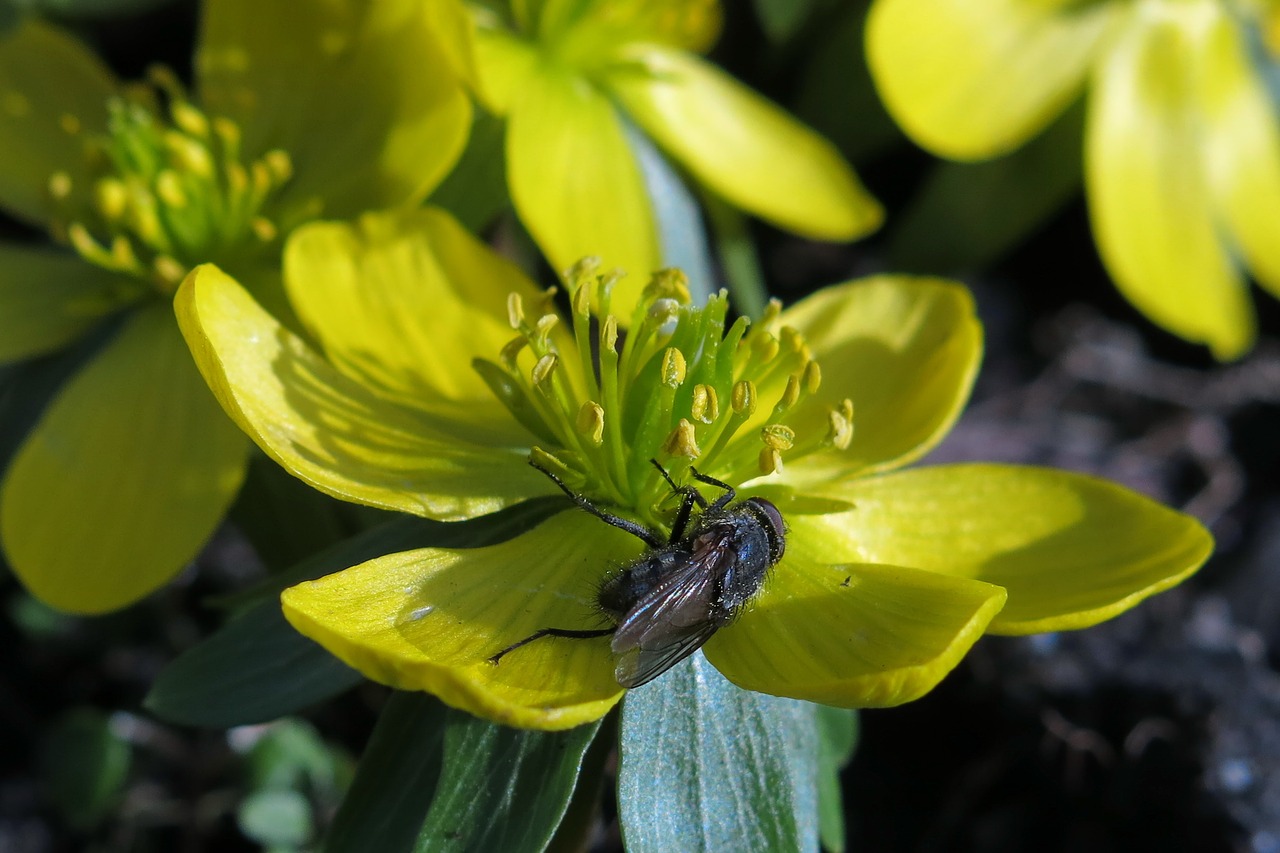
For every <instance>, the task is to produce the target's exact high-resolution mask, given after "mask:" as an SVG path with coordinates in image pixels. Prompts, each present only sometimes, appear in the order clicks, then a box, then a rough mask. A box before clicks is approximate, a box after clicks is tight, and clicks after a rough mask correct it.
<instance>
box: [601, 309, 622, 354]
mask: <svg viewBox="0 0 1280 853" xmlns="http://www.w3.org/2000/svg"><path fill="white" fill-rule="evenodd" d="M600 349H601V351H603V352H617V351H618V318H617V317H615V316H613V315H612V314H610V315H609V316H608V317H605V318H604V322H603V323H601V324H600Z"/></svg>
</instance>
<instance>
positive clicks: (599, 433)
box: [577, 400, 604, 447]
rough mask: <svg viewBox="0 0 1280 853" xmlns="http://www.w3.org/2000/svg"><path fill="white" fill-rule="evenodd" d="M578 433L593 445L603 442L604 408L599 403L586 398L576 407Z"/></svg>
mask: <svg viewBox="0 0 1280 853" xmlns="http://www.w3.org/2000/svg"><path fill="white" fill-rule="evenodd" d="M577 426H578V433H579V434H581V435H584V436H586V437H587V439H588V440H589V441H590V442H591V444H592V445H594V446H595V447H599V446H600V445H601V444H603V443H604V409H603V408H602V407H601V406H600V404H599V403H596V402H594V401H592V400H588V401H586V402H585V403H583V404H582V408H580V409H578V424H577Z"/></svg>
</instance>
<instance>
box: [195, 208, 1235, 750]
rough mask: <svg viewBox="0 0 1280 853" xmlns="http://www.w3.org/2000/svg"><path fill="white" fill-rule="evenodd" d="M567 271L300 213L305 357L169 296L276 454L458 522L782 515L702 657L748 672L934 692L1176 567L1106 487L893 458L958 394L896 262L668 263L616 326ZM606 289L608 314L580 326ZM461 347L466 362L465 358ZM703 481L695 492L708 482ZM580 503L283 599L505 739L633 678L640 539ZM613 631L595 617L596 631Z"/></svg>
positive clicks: (208, 367) (1147, 591)
mask: <svg viewBox="0 0 1280 853" xmlns="http://www.w3.org/2000/svg"><path fill="white" fill-rule="evenodd" d="M614 283H615V282H614V280H613V278H612V277H611V276H605V277H596V276H594V275H590V274H588V271H587V270H586V268H583V267H580V268H579V269H578V270H577V271H576V273H575V275H574V276H573V277H571V280H570V288H571V292H570V304H571V306H572V312H571V316H570V317H568V318H564V317H561V316H560V315H559V314H557V313H556V311H555V310H554V307H553V305H554V303H553V301H552V300H551V299H550V298H548V294H545V293H539V292H538V291H537V290H535V289H534V288H533V286H532V285H531V284H530V283H529V282H528V281H527V280H526V279H525V278H524V277H523V276H522V275H521V274H520V273H519V272H518V271H517V270H516V269H515V268H514V267H512V266H510V265H508V264H507V263H505V262H504V261H502V260H500V259H498V258H496V257H495V256H493V255H492V254H491V253H489V252H488V251H487V250H486V249H485V248H484V247H483V246H482V245H481V244H479V243H477V242H476V241H475V239H474V238H472V237H470V236H469V235H468V234H467V233H466V232H465V231H463V230H462V229H461V227H460V226H459V225H457V224H456V223H455V222H454V221H453V220H452V219H450V218H449V217H448V216H447V215H445V214H443V213H440V212H437V211H434V210H430V209H426V210H419V211H413V212H406V213H398V214H377V215H373V214H370V215H366V216H364V217H362V218H361V219H360V220H359V221H358V222H356V223H355V224H339V223H316V224H312V225H308V226H304V227H303V228H301V229H299V230H298V231H297V232H296V233H295V234H294V235H293V237H292V238H291V239H290V241H289V244H288V246H287V248H286V252H285V286H286V288H287V291H288V294H289V298H290V299H291V300H292V302H293V304H294V307H295V309H296V310H297V313H298V316H299V317H300V318H301V319H302V322H303V323H304V325H305V326H306V329H307V332H308V334H309V337H310V339H311V340H314V341H315V342H316V346H317V347H318V348H313V347H312V345H310V344H309V343H307V342H306V341H304V340H303V339H302V338H300V337H298V336H297V335H295V334H293V333H292V332H290V331H289V330H288V329H286V328H284V327H283V326H281V325H280V323H279V322H277V321H276V320H274V319H273V318H272V316H271V315H270V314H269V313H267V312H266V311H264V310H263V309H262V308H261V307H259V306H258V305H257V304H256V303H255V302H254V300H253V299H252V297H251V296H250V295H249V294H248V292H247V291H246V290H244V288H242V287H241V286H240V285H238V284H237V283H236V282H235V281H234V280H233V279H232V278H230V277H229V276H227V275H226V274H225V273H223V272H222V271H221V270H219V269H218V268H217V267H214V266H211V265H210V266H202V267H199V268H198V269H196V270H195V271H194V272H193V273H192V274H191V275H190V276H189V277H188V278H187V280H186V282H184V283H183V285H182V288H181V289H180V290H179V292H178V296H177V298H176V302H175V304H176V306H177V311H178V316H179V322H180V324H181V326H182V329H183V333H184V334H185V335H186V338H187V341H188V343H189V345H190V346H191V350H192V353H193V354H194V355H195V358H196V361H197V363H198V365H199V367H200V370H201V372H202V373H203V374H204V376H205V378H206V379H207V380H208V382H209V384H210V387H212V388H213V390H214V393H215V394H216V395H217V397H218V399H219V401H220V402H221V403H222V405H223V407H224V408H225V409H226V410H227V412H228V413H229V414H230V415H231V416H232V417H233V418H234V419H235V420H236V422H237V423H238V424H239V425H240V426H241V427H242V428H243V429H244V430H245V431H246V432H247V433H248V434H249V435H250V436H251V437H252V438H253V439H254V441H256V442H257V443H258V444H259V446H261V447H262V449H263V450H265V451H266V452H267V453H268V454H269V455H270V456H271V457H272V458H274V459H275V460H276V461H277V462H279V463H280V464H281V465H283V466H285V467H286V468H287V469H289V470H290V471H291V472H293V474H294V475H295V476H297V477H300V478H301V479H303V480H305V481H306V482H308V483H310V484H311V485H313V486H315V487H316V488H318V489H321V490H323V491H325V492H327V493H329V494H331V495H334V496H337V497H340V498H343V499H345V500H350V501H356V502H359V503H365V504H370V505H372V506H377V507H383V508H386V509H394V510H402V511H405V512H410V513H416V514H419V515H423V516H427V517H430V518H435V519H444V520H455V519H463V518H472V517H475V516H479V515H482V514H485V513H491V512H493V511H495V510H498V509H500V508H502V507H505V506H510V505H512V504H516V503H518V502H521V501H526V500H528V499H530V498H534V497H538V496H543V495H559V494H560V493H559V491H558V490H557V489H556V487H555V486H554V485H553V484H552V483H551V482H550V481H549V480H548V478H547V477H545V476H543V475H542V474H541V473H539V472H538V471H537V470H535V469H534V468H533V467H531V466H530V465H529V464H528V461H529V459H530V458H531V456H532V458H534V459H536V460H537V461H538V463H539V464H540V465H542V466H543V467H545V468H548V469H550V470H554V471H555V472H556V473H557V474H558V475H559V476H560V477H561V478H562V479H563V480H564V481H565V482H566V484H567V485H569V486H570V487H571V488H573V489H574V490H577V491H579V492H581V493H583V494H585V495H586V497H587V498H588V499H590V500H593V501H595V502H597V503H598V504H600V505H601V506H603V507H605V508H607V509H608V510H609V511H611V512H615V513H618V514H621V515H623V516H625V517H626V518H628V519H631V520H634V521H636V522H638V523H640V524H643V525H646V526H648V527H650V528H653V529H656V530H668V529H670V525H671V523H672V517H673V514H674V510H675V502H674V501H673V500H672V493H671V487H670V486H669V485H668V484H667V483H665V482H664V481H663V478H662V476H661V474H660V473H659V472H658V471H657V470H656V469H655V467H654V466H653V465H651V464H650V460H651V459H655V460H657V461H658V462H659V463H661V464H662V466H664V467H665V468H666V469H668V470H669V471H670V472H671V474H672V476H673V478H674V479H675V480H676V481H677V482H680V483H692V482H693V481H692V478H691V466H692V465H695V464H696V466H697V470H698V471H700V472H702V473H703V474H705V475H709V476H711V477H715V478H718V479H720V480H723V481H725V482H726V483H729V484H732V485H734V486H737V487H738V489H739V496H740V498H744V499H745V498H748V497H760V498H765V499H767V500H769V501H771V502H772V503H774V504H775V505H776V506H777V507H778V508H779V509H780V511H781V513H782V515H783V516H784V518H785V522H786V525H787V527H788V532H787V534H786V548H785V556H784V557H783V558H782V560H781V561H780V562H779V563H778V564H777V565H776V566H774V567H773V568H772V570H771V571H770V573H769V576H768V578H767V580H766V581H765V583H764V587H763V590H762V591H761V593H760V594H759V596H758V597H757V598H756V599H755V600H754V602H753V603H752V604H751V605H750V606H749V607H748V608H747V610H746V612H744V613H742V614H741V616H740V618H738V619H737V621H735V622H733V623H732V624H731V625H729V626H727V627H724V628H723V629H721V630H720V631H719V632H718V633H716V634H715V636H713V637H712V638H711V640H710V642H708V643H707V644H706V646H705V652H706V655H707V658H708V659H709V660H710V661H711V662H712V663H713V664H714V665H715V666H716V667H718V668H719V669H720V671H721V672H723V673H724V675H725V676H726V677H728V678H729V679H730V680H731V681H733V682H735V683H737V684H738V685H741V686H742V687H745V688H748V689H752V690H760V691H764V692H768V693H773V694H779V695H783V696H793V697H799V698H803V699H810V700H814V701H818V702H823V703H828V704H833V705H843V706H848V707H859V706H871V705H893V704H896V703H900V702H906V701H908V700H911V699H914V698H916V697H918V696H920V695H921V694H923V693H925V692H926V691H927V690H929V689H930V688H931V687H932V686H933V685H934V684H936V683H937V682H938V680H939V679H940V678H942V676H943V675H945V674H946V673H947V672H948V671H949V670H950V669H951V668H952V667H954V666H955V665H956V663H957V662H958V661H959V660H960V658H961V657H962V656H963V654H964V653H965V651H966V650H967V649H968V648H969V646H970V645H971V644H972V643H973V642H974V641H975V640H976V639H977V638H978V636H980V635H981V634H982V633H983V632H984V631H993V632H996V633H1003V634H1021V633H1026V632H1033V631H1050V630H1060V629H1066V628H1080V627H1084V626H1087V625H1092V624H1094V623H1096V622H1098V621H1100V620H1103V619H1106V618H1109V617H1111V616H1114V615H1115V614H1117V613H1119V612H1121V611H1123V610H1125V609H1127V608H1129V607H1132V606H1133V605H1134V604H1136V603H1137V602H1138V601H1140V600H1141V599H1143V598H1145V597H1146V596H1148V595H1151V594H1153V593H1155V592H1158V591H1160V590H1162V589H1165V588H1167V587H1169V586H1171V585H1173V584H1175V583H1177V582H1178V581H1179V580H1181V579H1183V578H1185V577H1186V576H1187V575H1189V574H1190V573H1191V572H1193V571H1194V570H1195V568H1196V567H1197V566H1199V565H1200V563H1201V562H1202V561H1203V560H1204V559H1205V558H1206V556H1207V555H1208V554H1209V551H1210V549H1211V547H1212V542H1211V540H1210V537H1209V535H1208V534H1207V532H1206V531H1205V530H1204V529H1203V528H1202V527H1201V526H1200V525H1199V524H1197V523H1196V522H1195V521H1194V520H1192V519H1191V518H1188V517H1187V516H1184V515H1182V514H1181V513H1178V512H1174V511H1172V510H1169V509H1166V508H1164V507H1161V506H1159V505H1158V504H1155V503H1153V502H1152V501H1150V500H1148V499H1145V498H1142V497H1140V496H1138V495H1135V494H1133V493H1131V492H1129V491H1126V490H1125V489H1122V488H1120V487H1118V486H1115V485H1112V484H1110V483H1106V482H1103V481H1100V480H1095V479H1092V478H1089V477H1084V476H1080V475H1076V474H1069V473H1064V472H1058V471H1052V470H1047V469H1038V468H1022V467H1014V466H1002V465H955V466H939V467H932V468H920V469H914V470H905V471H899V470H897V469H899V468H901V467H902V466H904V465H905V464H906V463H908V462H911V461H913V460H915V459H917V458H919V457H920V456H921V455H923V454H924V453H925V452H926V451H927V450H928V449H929V448H931V447H933V446H934V445H935V444H936V443H937V442H938V441H939V439H940V438H941V436H942V435H943V434H944V433H945V432H946V430H947V429H948V427H949V426H950V425H951V423H952V422H953V421H954V420H955V418H956V416H957V414H958V413H959V411H960V409H961V408H962V406H963V404H964V401H965V399H966V398H967V395H968V392H969V387H970V384H971V382H972V380H973V377H974V374H975V372H976V370H977V366H978V360H979V356H980V351H981V329H980V327H979V325H978V322H977V320H976V318H975V317H974V314H973V304H972V301H971V299H970V296H969V294H968V292H967V291H966V290H964V289H963V288H962V287H960V286H959V285H956V284H952V283H949V282H945V281H940V280H933V279H908V278H900V277H893V276H881V277H877V278H872V279H866V280H862V281H857V282H850V283H846V284H842V285H839V286H836V287H832V288H830V289H827V290H824V291H822V292H820V293H817V294H815V295H814V296H812V297H810V298H808V299H806V300H804V301H802V302H800V303H798V304H797V305H795V306H792V307H790V308H787V309H786V310H781V309H780V308H779V306H778V305H777V304H776V303H775V304H773V305H772V306H771V308H770V310H769V311H768V312H767V313H766V316H765V318H764V319H763V320H762V321H760V322H759V323H756V324H748V322H747V321H746V320H745V319H738V320H737V321H735V322H733V323H728V322H727V320H726V316H727V305H726V302H725V298H724V296H723V295H719V296H716V297H713V298H712V299H711V300H710V301H709V302H708V304H707V305H706V306H705V307H697V306H694V305H691V304H689V297H688V292H687V290H686V289H685V285H684V282H683V281H682V277H681V276H680V275H679V274H678V273H674V272H670V271H668V272H665V273H661V274H658V275H656V276H655V277H654V279H653V281H652V282H651V283H650V285H649V286H648V287H647V288H645V290H644V293H643V294H642V297H641V299H640V301H639V302H638V303H637V307H636V308H635V311H634V313H633V314H632V316H631V318H630V319H631V322H630V326H629V330H628V332H627V333H626V334H625V336H624V335H621V334H620V333H619V321H618V318H617V317H615V316H614V315H613V314H612V313H611V312H610V308H609V306H610V303H611V296H610V290H611V288H612V287H613V285H614ZM591 304H595V305H599V306H601V308H602V310H603V312H604V313H603V318H602V319H599V321H598V322H597V321H596V318H595V315H593V314H591V313H590V309H589V306H590V305H591ZM467 365H470V366H471V368H474V369H469V368H468V367H466V366H467ZM718 494H719V491H714V492H713V491H710V490H709V492H708V495H709V496H712V497H714V496H717V495H718ZM644 552H645V548H644V547H643V545H642V543H641V542H640V541H638V540H637V539H636V538H635V537H633V536H631V535H629V534H627V533H625V532H623V531H621V530H619V529H617V528H616V527H612V526H610V525H607V524H605V523H603V522H602V521H601V520H600V519H598V518H595V517H592V516H591V515H589V514H588V513H586V512H583V511H581V510H580V509H577V508H574V507H572V506H570V505H567V504H566V508H565V510H564V511H563V512H560V513H559V514H557V515H554V516H552V517H551V518H550V519H548V520H547V521H545V522H544V523H542V524H541V525H539V526H538V527H536V528H534V529H532V530H530V531H528V532H526V533H523V534H521V535H519V536H518V537H517V538H515V539H512V540H511V541H509V542H505V543H503V544H498V545H493V546H489V547H483V548H475V549H469V550H467V549H463V550H458V549H440V548H426V549H422V550H416V551H409V552H405V553H399V554H391V555H388V556H385V557H381V558H378V559H375V560H371V561H369V562H367V563H364V564H362V565H359V566H355V567H353V568H350V569H347V570H345V571H342V572H338V573H337V574H334V575H330V576H329V577H326V578H323V579H321V580H317V581H313V582H308V583H304V584H300V585H298V586H295V587H293V588H291V589H289V590H287V591H286V592H285V593H284V595H283V602H284V608H285V613H286V615H287V616H288V618H289V620H290V622H291V623H292V624H293V625H294V626H295V627H296V628H297V629H298V630H299V631H301V632H302V633H303V634H306V635H307V636H309V637H311V638H313V639H315V640H317V641H318V642H319V643H321V644H322V645H323V646H325V647H326V648H327V649H329V650H330V651H331V652H333V653H334V654H335V655H337V656H338V657H340V658H341V659H343V660H344V661H346V662H347V663H349V664H350V665H352V666H354V667H356V668H357V669H359V670H360V671H362V672H363V673H365V674H366V675H368V676H369V677H371V678H374V679H376V680H378V681H381V682H383V683H386V684H390V685H392V686H394V687H398V688H401V689H405V690H426V691H430V692H432V693H435V694H436V695H438V696H439V697H440V698H442V699H443V700H444V701H445V702H447V703H449V704H450V705H453V706H456V707H459V708H463V709H465V710H467V711H470V712H472V713H474V714H477V715H480V716H484V717H487V718H489V719H492V720H495V721H498V722H501V723H505V724H509V725H515V726H525V727H532V728H543V729H558V728H567V727H570V726H574V725H577V724H580V723H583V722H585V721H588V720H591V719H595V718H598V717H600V716H601V715H603V714H604V713H605V712H606V711H607V710H608V709H609V708H610V707H611V706H612V705H613V704H614V703H616V702H617V701H618V699H619V698H620V696H621V695H622V693H623V690H622V688H621V687H620V686H619V683H618V681H617V680H616V678H615V674H614V668H615V661H614V660H613V656H612V654H611V651H610V641H609V639H608V638H597V639H568V638H556V637H545V638H542V639H539V640H536V641H534V642H531V643H528V644H527V645H524V646H522V647H520V648H518V649H515V650H514V651H511V652H510V653H508V654H507V655H506V656H505V657H503V658H502V659H501V661H500V662H499V663H497V664H495V663H493V662H492V661H491V658H492V657H493V656H494V655H495V654H497V653H498V652H500V651H501V650H503V649H506V648H508V647H509V646H511V645H513V644H515V643H517V642H518V641H520V640H521V639H524V638H526V637H528V636H530V635H531V634H533V633H534V632H536V631H538V630H540V629H543V628H548V627H554V628H559V629H566V630H590V629H599V628H601V627H602V624H601V617H600V613H599V611H598V610H597V604H596V600H595V592H596V590H597V588H598V586H599V584H600V582H601V580H602V578H604V577H605V576H606V575H607V573H608V572H609V571H610V569H611V567H616V566H619V565H621V564H623V563H624V562H626V561H628V560H631V559H634V558H636V557H637V556H639V555H641V554H643V553H644ZM603 627H607V625H606V626H603Z"/></svg>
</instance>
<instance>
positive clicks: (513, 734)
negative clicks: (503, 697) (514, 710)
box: [414, 710, 600, 853]
mask: <svg viewBox="0 0 1280 853" xmlns="http://www.w3.org/2000/svg"><path fill="white" fill-rule="evenodd" d="M599 727H600V724H599V722H596V723H592V724H589V725H585V726H578V727H577V728H575V729H569V730H568V731H563V732H536V731H526V730H523V729H512V728H507V727H506V726H498V725H494V724H493V723H490V722H487V721H485V720H480V719H477V718H475V717H472V716H471V715H469V714H465V713H463V712H461V711H452V710H451V711H450V712H449V714H448V718H447V722H446V729H445V735H444V769H443V771H442V773H441V776H440V784H438V785H437V786H436V798H435V800H434V801H433V802H432V803H431V810H430V811H429V812H428V813H427V818H426V821H425V822H424V823H423V826H422V831H421V832H420V833H419V835H418V843H417V846H416V847H415V848H414V849H415V851H417V853H427V851H445V850H448V851H463V850H469V851H477V853H479V852H480V851H488V850H509V851H514V853H524V851H529V853H534V852H535V851H540V850H543V849H545V848H546V846H547V843H548V842H549V841H550V840H551V837H552V835H553V834H554V833H555V831H556V827H557V826H559V825H560V819H561V818H562V817H563V816H564V813H565V810H566V809H567V808H568V806H569V800H570V798H571V797H572V796H573V789H574V784H575V783H576V782H577V779H578V771H579V769H580V768H581V767H582V757H583V755H584V753H586V751H587V747H588V746H589V745H590V744H591V740H592V738H593V737H595V734H596V730H597V729H598V728H599Z"/></svg>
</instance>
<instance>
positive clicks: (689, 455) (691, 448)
mask: <svg viewBox="0 0 1280 853" xmlns="http://www.w3.org/2000/svg"><path fill="white" fill-rule="evenodd" d="M662 452H663V453H665V454H667V455H668V456H681V457H684V458H685V459H697V458H698V457H699V456H700V455H702V451H701V450H699V449H698V438H697V436H696V435H695V434H694V431H693V424H691V423H689V422H688V421H687V420H685V419H684V418H681V419H680V423H679V424H677V425H676V428H675V429H673V430H672V431H671V434H670V435H668V436H667V439H666V441H664V442H662Z"/></svg>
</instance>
